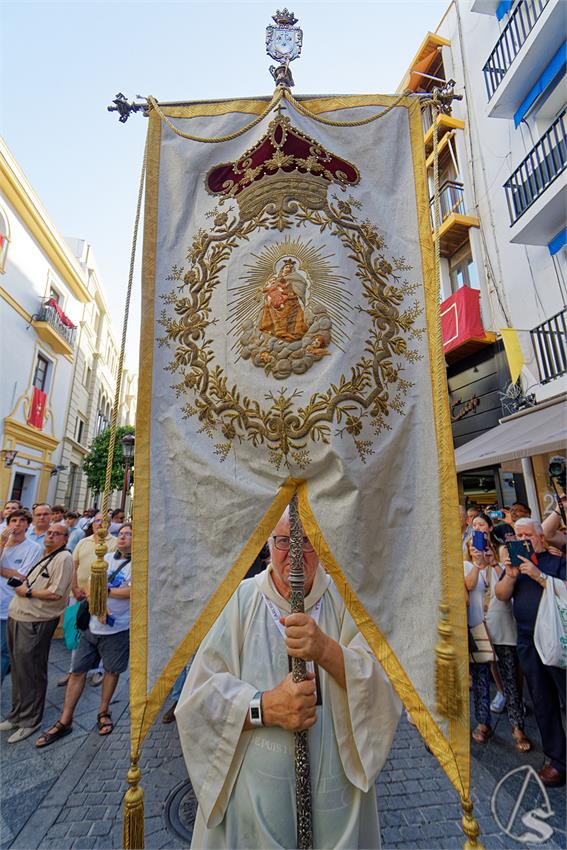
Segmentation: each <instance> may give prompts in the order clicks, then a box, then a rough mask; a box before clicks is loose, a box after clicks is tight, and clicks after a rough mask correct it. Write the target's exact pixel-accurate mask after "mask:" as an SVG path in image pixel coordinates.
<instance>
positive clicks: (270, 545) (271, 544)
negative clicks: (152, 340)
mask: <svg viewBox="0 0 567 850" xmlns="http://www.w3.org/2000/svg"><path fill="white" fill-rule="evenodd" d="M282 520H285V521H286V522H289V505H288V506H287V508H286V509H285V511H284V512H283V514H282V515H281V517H280V518H279V520H278V521H277V522H276V524H275V526H274V528H273V530H272V533H271V534H270V536H269V537H268V549H269V550H270V555H271V554H272V551H273V549H274V538H273V533H274V531H275V530H276V528H277V527H278V525H279V524H280V522H281V521H282Z"/></svg>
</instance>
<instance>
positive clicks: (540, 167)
mask: <svg viewBox="0 0 567 850" xmlns="http://www.w3.org/2000/svg"><path fill="white" fill-rule="evenodd" d="M566 164H567V109H564V110H563V112H562V113H561V114H560V115H559V116H558V117H557V118H556V119H555V121H554V122H553V124H552V125H551V127H550V128H549V129H548V130H547V131H546V132H545V133H544V135H543V136H542V137H541V139H540V140H539V142H538V143H537V144H536V145H534V147H533V148H532V149H531V151H530V152H529V154H528V155H527V157H526V158H525V159H524V160H523V161H522V162H521V163H520V165H519V166H518V168H517V169H516V170H515V171H514V173H513V174H512V176H511V177H510V178H509V179H508V180H507V181H506V183H505V184H504V189H505V190H506V199H507V201H508V210H509V212H510V223H511V224H515V223H516V222H517V220H518V219H519V218H520V216H521V215H523V213H525V211H526V210H527V209H528V208H529V207H531V205H532V204H533V203H534V201H535V200H537V198H539V197H540V195H542V194H543V192H544V191H545V190H546V189H547V187H548V186H549V185H550V184H551V183H553V181H554V180H555V178H556V177H559V175H560V174H561V173H562V172H563V171H564V170H565V165H566Z"/></svg>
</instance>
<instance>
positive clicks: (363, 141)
mask: <svg viewBox="0 0 567 850" xmlns="http://www.w3.org/2000/svg"><path fill="white" fill-rule="evenodd" d="M266 106H267V102H266V101H265V100H264V101H261V100H258V101H254V100H244V101H229V102H224V103H222V102H221V103H219V102H215V103H201V104H188V105H176V106H174V107H168V108H164V110H163V111H164V113H165V115H166V116H167V121H164V120H162V119H161V118H160V116H159V115H158V114H157V112H156V111H155V110H152V111H151V112H150V118H149V137H148V154H147V188H146V212H145V216H146V218H145V234H144V259H143V327H142V342H141V362H140V396H139V403H138V421H137V433H136V498H135V551H134V559H133V562H134V570H135V580H134V582H133V620H132V628H133V640H132V716H133V732H134V739H135V740H137V739H140V740H141V738H143V736H144V735H145V733H146V731H147V729H148V727H149V725H150V724H151V722H152V720H153V719H154V717H155V716H156V714H157V712H158V711H159V708H160V706H161V704H162V703H163V700H164V699H165V696H166V694H167V692H168V690H169V688H170V687H171V684H172V683H173V681H174V680H175V678H176V676H177V674H178V673H179V671H180V670H181V669H182V667H183V665H184V664H185V663H186V661H187V660H188V658H189V657H190V655H191V654H192V653H193V652H194V650H195V649H196V647H197V646H198V644H199V642H200V640H201V639H202V638H203V636H204V635H205V634H206V632H207V631H208V629H209V628H210V626H211V624H212V623H213V622H214V620H215V618H216V617H217V616H218V614H219V612H220V610H222V607H223V606H224V604H226V601H227V600H228V598H229V597H230V595H231V594H232V593H233V592H234V589H235V588H236V586H237V584H238V582H239V581H240V580H241V579H242V577H243V576H244V574H245V572H246V570H247V569H248V568H249V566H250V565H251V563H252V561H253V560H254V557H255V556H256V554H257V553H258V551H259V549H260V548H261V546H262V544H263V543H264V542H265V540H266V539H267V537H268V535H269V533H270V532H271V530H272V528H273V527H274V525H275V523H276V521H277V519H278V518H279V516H280V515H281V513H282V511H283V509H284V507H285V506H286V505H287V503H288V502H289V499H290V498H291V495H292V494H293V492H294V491H295V490H297V491H298V495H299V505H300V512H301V516H302V521H303V524H304V527H305V529H306V531H307V533H308V534H309V536H310V538H311V539H312V541H313V544H314V545H315V547H316V549H317V551H318V552H319V555H320V557H321V559H322V562H323V564H324V566H325V567H326V568H327V570H328V571H329V572H330V573H331V574H332V576H333V578H334V580H335V582H336V584H337V586H338V588H339V590H340V592H341V594H342V595H343V597H344V598H345V601H346V602H347V605H348V606H349V608H350V610H351V612H352V613H353V616H354V617H355V620H356V622H357V623H358V625H359V628H360V629H361V630H362V632H363V634H364V635H365V637H366V638H367V640H368V641H369V643H370V645H371V646H372V648H373V649H374V651H375V653H376V655H377V657H378V658H379V660H380V661H381V663H382V664H383V666H384V668H385V670H386V672H387V674H388V675H389V676H390V678H391V680H392V682H393V683H394V685H395V687H396V689H397V691H398V693H399V694H400V696H401V697H402V699H403V700H404V703H405V704H406V706H407V708H408V709H409V710H410V711H411V713H412V715H413V717H414V719H415V721H416V723H417V725H418V728H419V729H420V731H421V733H422V734H423V735H424V737H425V738H426V740H428V742H429V745H430V746H431V748H432V750H433V752H434V753H435V755H436V756H437V757H438V758H439V760H440V761H441V763H442V764H443V766H444V768H445V770H446V771H447V773H448V775H449V777H450V778H451V780H452V781H453V782H454V784H455V785H456V787H457V788H459V790H461V791H462V790H463V788H464V787H465V786H467V783H468V689H467V687H466V684H467V683H466V675H467V673H466V671H467V669H468V667H467V659H466V623H465V612H464V604H463V601H464V599H463V597H464V593H463V576H462V554H461V547H460V536H459V533H458V526H457V491H456V484H455V477H454V465H453V449H452V441H451V432H450V423H449V414H448V406H447V398H446V386H445V376H444V362H443V359H442V344H441V335H440V324H439V315H438V312H439V299H438V295H437V292H436V288H435V282H434V276H433V252H432V244H431V230H430V218H429V197H428V195H429V193H428V188H427V184H426V178H425V164H424V154H423V128H422V124H421V116H420V108H419V104H418V103H417V101H416V100H415V99H413V98H409V97H408V98H402V99H397V100H396V99H394V98H389V97H380V96H364V97H341V98H317V99H315V98H313V99H309V98H306V99H304V100H303V101H302V104H301V108H298V107H297V105H296V103H294V102H292V101H291V100H290V99H289V98H281V99H280V101H279V103H278V104H277V107H276V108H273V109H272V110H271V111H270V113H269V114H268V115H266V116H265V117H263V118H262V119H261V120H260V121H257V122H256V123H255V124H254V126H252V127H250V126H249V125H250V124H251V123H253V119H255V118H256V117H258V116H261V115H262V113H263V112H264V111H265V110H266ZM379 113H383V114H382V115H381V117H379V118H377V120H371V121H370V120H369V121H367V122H366V123H364V122H365V120H366V119H370V118H372V116H376V115H378V114H379ZM321 119H323V121H327V122H329V123H322V122H321ZM168 122H170V123H168ZM332 122H340V124H341V125H340V126H333V124H332ZM361 122H362V123H361ZM172 127H173V128H175V129H176V130H177V131H178V132H174V129H172ZM246 128H248V129H246ZM242 130H245V132H242V133H241V134H239V131H242ZM179 133H183V134H185V136H187V135H190V136H192V137H199V138H200V139H201V140H200V141H195V140H191V139H188V138H186V137H184V136H183V135H180V134H179ZM220 137H223V138H224V139H225V141H223V142H222V143H212V142H211V143H208V142H207V141H203V140H202V139H213V138H216V139H218V138H220ZM442 602H444V603H445V604H447V606H448V621H447V626H448V627H450V629H451V630H452V638H451V639H452V640H453V645H454V646H455V649H456V652H457V662H458V664H457V669H458V675H457V683H456V688H457V691H456V697H457V698H458V699H459V700H461V701H462V712H461V716H460V719H459V720H456V721H452V722H451V723H449V722H446V721H445V720H443V719H442V718H440V717H439V716H437V715H436V700H435V656H434V647H435V645H436V643H437V642H438V640H439V638H438V634H437V624H438V620H439V604H440V603H442ZM136 736H138V738H137V737H136Z"/></svg>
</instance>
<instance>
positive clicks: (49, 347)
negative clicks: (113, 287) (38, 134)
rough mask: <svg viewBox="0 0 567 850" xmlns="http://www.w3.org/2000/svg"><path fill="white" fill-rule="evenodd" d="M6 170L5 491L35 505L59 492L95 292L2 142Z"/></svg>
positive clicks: (1, 493) (1, 187) (1, 170)
mask: <svg viewBox="0 0 567 850" xmlns="http://www.w3.org/2000/svg"><path fill="white" fill-rule="evenodd" d="M0 177H1V183H0V237H1V242H2V245H1V248H2V259H1V269H0V271H1V274H0V287H1V288H0V295H1V298H0V323H1V327H2V343H1V355H2V370H1V378H0V381H1V393H0V396H1V398H0V423H1V427H2V436H1V440H2V443H1V445H2V463H1V466H0V499H3V500H5V499H7V498H15V499H20V500H21V501H22V503H23V504H24V505H25V506H26V507H31V506H32V504H33V503H34V502H38V501H48V502H52V501H53V499H54V496H55V491H56V486H57V480H56V479H57V472H58V466H59V465H60V454H61V443H62V440H63V436H64V433H65V425H66V416H67V400H68V396H69V387H70V385H71V378H72V373H73V365H74V357H75V348H76V335H77V326H78V324H79V321H80V316H81V312H82V308H83V305H84V304H86V303H87V302H88V301H89V299H90V296H89V293H88V291H87V288H86V286H85V282H84V277H83V274H82V271H81V269H80V267H79V265H78V263H77V262H76V260H75V258H74V256H73V254H72V252H71V251H70V250H69V248H68V246H67V245H66V243H65V242H64V240H63V239H62V238H61V237H60V236H59V234H58V233H57V231H56V230H55V228H54V226H53V224H52V223H51V221H50V220H49V217H48V215H47V212H46V211H45V209H44V208H43V207H42V205H41V202H40V201H39V198H38V197H37V195H36V194H35V192H34V191H33V189H32V187H31V186H30V184H29V183H28V181H27V179H26V177H25V175H24V174H23V172H22V171H21V169H20V168H19V166H18V164H17V162H16V160H15V159H14V157H13V156H12V154H11V153H10V151H9V150H8V148H7V147H6V145H5V144H4V143H3V142H0Z"/></svg>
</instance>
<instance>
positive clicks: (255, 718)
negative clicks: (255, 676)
mask: <svg viewBox="0 0 567 850" xmlns="http://www.w3.org/2000/svg"><path fill="white" fill-rule="evenodd" d="M248 718H249V720H250V723H251V724H252V726H263V725H264V721H263V719H262V691H256V693H255V694H254V696H253V697H252V699H251V700H250V707H249V708H248Z"/></svg>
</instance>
